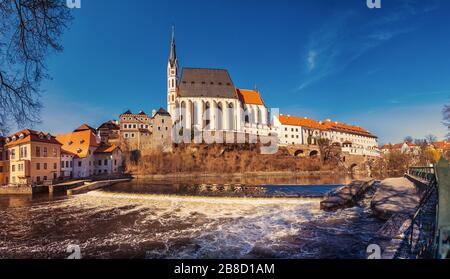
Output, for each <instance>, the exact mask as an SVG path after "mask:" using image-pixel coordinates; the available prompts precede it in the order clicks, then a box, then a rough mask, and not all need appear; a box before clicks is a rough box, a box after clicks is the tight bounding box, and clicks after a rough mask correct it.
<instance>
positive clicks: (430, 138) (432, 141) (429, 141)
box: [425, 135, 437, 144]
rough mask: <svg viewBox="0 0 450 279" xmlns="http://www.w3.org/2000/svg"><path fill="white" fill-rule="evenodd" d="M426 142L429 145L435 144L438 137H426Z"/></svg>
mask: <svg viewBox="0 0 450 279" xmlns="http://www.w3.org/2000/svg"><path fill="white" fill-rule="evenodd" d="M425 140H426V141H427V143H428V144H433V143H435V142H436V141H437V137H436V136H435V135H426V136H425Z"/></svg>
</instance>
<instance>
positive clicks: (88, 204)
mask: <svg viewBox="0 0 450 279" xmlns="http://www.w3.org/2000/svg"><path fill="white" fill-rule="evenodd" d="M319 202H320V200H319V199H259V198H258V199H247V198H207V197H180V196H161V195H151V194H122V193H106V192H101V191H94V192H90V193H88V194H84V195H79V196H75V197H71V198H68V199H63V200H59V201H50V202H43V203H37V204H32V205H30V206H24V207H13V208H8V209H6V210H1V209H0V215H1V216H3V217H2V218H1V220H0V226H1V227H2V228H6V229H5V230H4V231H1V232H0V233H1V234H0V258H2V257H15V258H16V257H25V258H29V257H35V258H43V257H44V258H46V257H50V258H61V257H65V256H66V254H65V249H66V247H67V245H69V244H78V245H80V247H81V248H82V254H83V255H84V256H85V257H89V258H111V257H113V258H130V257H138V258H142V257H146V258H320V257H360V256H361V255H363V254H364V250H365V247H367V245H366V243H365V241H366V240H367V239H368V238H369V237H370V232H371V231H376V230H375V229H374V226H375V224H374V223H373V221H371V220H366V213H365V212H364V211H363V210H362V209H359V208H353V209H348V210H344V211H340V212H338V213H325V212H322V211H320V209H319Z"/></svg>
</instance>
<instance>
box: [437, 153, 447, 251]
mask: <svg viewBox="0 0 450 279" xmlns="http://www.w3.org/2000/svg"><path fill="white" fill-rule="evenodd" d="M435 173H436V183H437V189H438V197H439V202H438V211H437V212H438V216H437V230H436V233H437V238H438V246H437V256H438V258H440V259H443V258H446V257H448V253H449V250H450V165H449V162H448V161H447V160H445V159H444V158H441V160H440V161H439V163H438V164H437V165H436V166H435Z"/></svg>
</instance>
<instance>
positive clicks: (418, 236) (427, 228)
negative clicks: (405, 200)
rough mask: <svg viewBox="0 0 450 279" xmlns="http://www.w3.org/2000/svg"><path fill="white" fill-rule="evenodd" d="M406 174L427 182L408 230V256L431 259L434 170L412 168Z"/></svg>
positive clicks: (435, 194) (435, 187) (435, 199)
mask: <svg viewBox="0 0 450 279" xmlns="http://www.w3.org/2000/svg"><path fill="white" fill-rule="evenodd" d="M408 174H409V175H411V176H413V177H415V178H419V179H421V180H424V181H426V182H428V186H429V187H428V188H427V190H426V191H425V193H424V195H423V196H422V198H421V200H420V203H419V205H418V207H417V211H416V213H415V214H414V216H413V218H412V220H411V226H410V228H409V230H408V233H409V234H410V235H409V241H408V242H409V243H408V245H409V248H410V254H411V255H414V256H415V257H416V258H418V259H420V258H433V257H434V255H435V251H436V231H437V222H436V218H437V210H436V205H437V203H438V184H437V179H436V175H435V170H434V168H431V167H413V168H410V169H409V170H408Z"/></svg>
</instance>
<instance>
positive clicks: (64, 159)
mask: <svg viewBox="0 0 450 279" xmlns="http://www.w3.org/2000/svg"><path fill="white" fill-rule="evenodd" d="M75 157H76V155H75V154H73V153H71V152H68V151H64V150H61V177H62V178H72V177H73V162H74V158H75Z"/></svg>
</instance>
